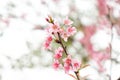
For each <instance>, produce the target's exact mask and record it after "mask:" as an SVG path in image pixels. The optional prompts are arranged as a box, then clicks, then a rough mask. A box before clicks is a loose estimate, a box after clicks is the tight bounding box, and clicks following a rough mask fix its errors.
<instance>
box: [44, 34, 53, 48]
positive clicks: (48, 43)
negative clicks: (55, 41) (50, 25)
mask: <svg viewBox="0 0 120 80" xmlns="http://www.w3.org/2000/svg"><path fill="white" fill-rule="evenodd" d="M51 41H52V36H48V37H47V39H46V40H45V42H44V47H45V49H50V43H51Z"/></svg>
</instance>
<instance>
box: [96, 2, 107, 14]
mask: <svg viewBox="0 0 120 80" xmlns="http://www.w3.org/2000/svg"><path fill="white" fill-rule="evenodd" d="M98 10H99V13H100V15H106V14H108V7H107V4H106V0H98Z"/></svg>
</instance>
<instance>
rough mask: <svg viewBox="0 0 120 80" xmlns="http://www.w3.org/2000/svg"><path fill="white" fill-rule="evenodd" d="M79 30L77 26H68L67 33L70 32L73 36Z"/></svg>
mask: <svg viewBox="0 0 120 80" xmlns="http://www.w3.org/2000/svg"><path fill="white" fill-rule="evenodd" d="M76 32H77V30H76V28H75V27H71V26H70V27H68V28H67V34H68V36H72V35H74V34H75V33H76Z"/></svg>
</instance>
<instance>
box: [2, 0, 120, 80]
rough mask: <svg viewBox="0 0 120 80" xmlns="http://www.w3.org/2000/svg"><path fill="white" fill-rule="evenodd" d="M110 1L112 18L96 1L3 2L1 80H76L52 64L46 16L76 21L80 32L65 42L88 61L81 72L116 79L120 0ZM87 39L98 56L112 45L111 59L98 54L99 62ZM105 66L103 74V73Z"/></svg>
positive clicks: (119, 53)
mask: <svg viewBox="0 0 120 80" xmlns="http://www.w3.org/2000/svg"><path fill="white" fill-rule="evenodd" d="M106 1H107V5H109V6H110V9H111V8H112V9H111V12H108V13H110V16H112V22H111V21H110V20H108V19H107V18H106V16H107V17H108V15H106V16H101V15H100V13H99V8H98V3H97V0H0V80H48V79H49V80H74V79H73V78H72V77H70V76H68V75H67V74H65V73H64V71H63V70H62V69H60V70H58V71H55V70H54V69H53V68H52V66H51V65H52V62H53V54H54V53H53V52H50V51H47V50H45V49H44V47H43V43H44V41H45V39H46V36H47V34H46V32H45V28H46V27H48V23H47V22H46V20H45V18H46V17H48V15H51V16H52V17H53V18H54V19H55V20H56V21H58V22H59V23H61V24H62V21H63V19H65V18H66V17H67V16H68V17H69V18H70V19H71V20H72V21H73V22H74V23H73V26H75V27H76V28H77V30H78V32H77V33H76V34H75V36H73V37H71V38H70V39H69V42H68V43H67V44H66V45H67V46H68V50H69V51H68V52H69V53H71V55H72V56H74V58H77V59H78V60H81V61H82V62H83V63H85V64H89V65H90V66H88V67H86V68H85V69H82V70H81V71H80V75H81V76H82V77H84V76H87V79H86V80H109V78H110V76H111V80H117V79H118V78H119V77H120V73H119V72H120V4H119V3H120V2H119V0H106ZM115 1H116V2H115ZM111 26H112V27H111ZM87 43H88V44H89V43H90V45H92V46H93V48H94V50H93V52H96V53H99V54H100V53H102V52H103V53H106V51H107V49H108V51H107V53H108V55H109V54H110V58H109V59H108V58H105V59H102V58H100V59H99V60H101V61H100V64H99V63H98V62H96V61H95V60H98V59H97V58H95V57H93V56H92V57H90V56H89V55H90V54H89V53H90V52H89V50H88V49H87V48H88V47H87V46H86V45H87ZM53 45H54V47H55V46H56V44H53ZM111 46H112V48H111ZM109 49H110V50H109ZM98 58H99V56H98ZM101 65H102V67H103V68H104V69H105V71H104V72H101V71H100V68H101V67H100V66H101Z"/></svg>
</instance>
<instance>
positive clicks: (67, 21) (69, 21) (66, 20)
mask: <svg viewBox="0 0 120 80" xmlns="http://www.w3.org/2000/svg"><path fill="white" fill-rule="evenodd" d="M72 23H73V22H72V21H71V20H70V19H68V17H66V19H65V20H64V24H65V25H71V24H72Z"/></svg>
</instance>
